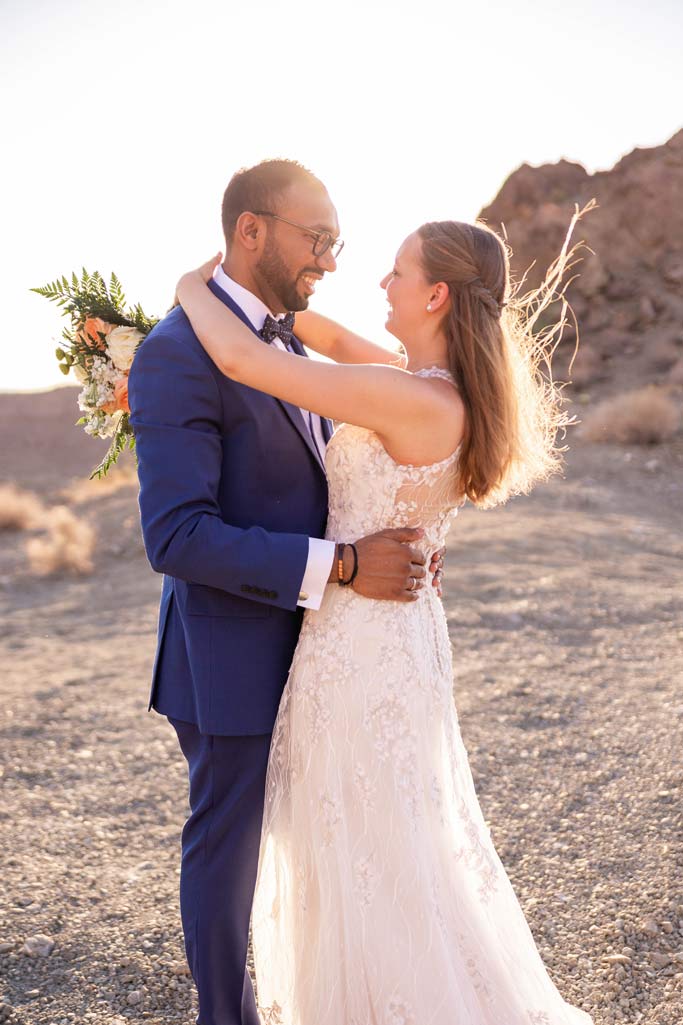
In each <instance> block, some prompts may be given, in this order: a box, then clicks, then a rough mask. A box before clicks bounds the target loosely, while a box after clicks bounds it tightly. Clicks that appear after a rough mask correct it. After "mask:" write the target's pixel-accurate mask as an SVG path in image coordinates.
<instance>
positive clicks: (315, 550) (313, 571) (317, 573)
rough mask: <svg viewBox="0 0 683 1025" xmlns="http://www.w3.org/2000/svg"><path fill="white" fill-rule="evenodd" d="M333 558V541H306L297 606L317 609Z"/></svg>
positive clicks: (315, 538) (311, 538)
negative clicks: (306, 558)
mask: <svg viewBox="0 0 683 1025" xmlns="http://www.w3.org/2000/svg"><path fill="white" fill-rule="evenodd" d="M334 556H335V544H334V541H323V540H322V539H321V538H319V537H309V539H308V562H307V563H306V571H305V573H304V578H303V580H302V581H301V587H300V588H299V600H298V602H297V605H300V606H301V607H302V608H304V609H319V608H320V603H321V602H322V600H323V594H324V593H325V588H326V587H327V583H328V581H329V578H330V570H331V569H332V563H333V562H334Z"/></svg>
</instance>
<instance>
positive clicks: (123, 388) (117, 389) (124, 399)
mask: <svg viewBox="0 0 683 1025" xmlns="http://www.w3.org/2000/svg"><path fill="white" fill-rule="evenodd" d="M114 398H115V400H116V408H117V409H122V410H123V412H124V413H130V406H129V405H128V374H126V375H125V377H119V378H118V379H117V380H116V381H114Z"/></svg>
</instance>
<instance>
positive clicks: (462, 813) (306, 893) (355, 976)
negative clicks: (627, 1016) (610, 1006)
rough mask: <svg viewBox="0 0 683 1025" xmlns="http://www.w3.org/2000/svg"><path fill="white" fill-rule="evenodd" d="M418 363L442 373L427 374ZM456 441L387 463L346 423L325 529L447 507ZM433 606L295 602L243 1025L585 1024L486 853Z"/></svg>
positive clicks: (349, 592)
mask: <svg viewBox="0 0 683 1025" xmlns="http://www.w3.org/2000/svg"><path fill="white" fill-rule="evenodd" d="M421 373H422V374H423V375H424V376H439V377H445V378H446V379H450V377H449V375H448V373H447V372H446V371H443V370H440V369H432V370H425V371H422V372H421ZM457 456H458V453H457V451H456V452H454V453H452V454H451V456H449V457H448V458H447V459H444V460H442V461H441V462H439V463H436V464H434V465H432V466H423V467H418V466H401V465H399V464H398V463H396V462H395V461H394V460H393V459H392V458H391V457H390V456H389V455H388V453H387V452H386V450H385V449H384V447H383V446H382V444H381V442H380V440H379V438H378V437H377V436H376V435H374V434H373V433H372V432H371V431H367V430H364V429H362V428H359V427H352V426H350V425H348V424H345V425H342V426H341V427H340V428H339V429H338V430H337V431H336V433H335V434H334V436H333V438H332V439H331V441H330V444H329V446H328V449H327V457H326V464H327V471H328V478H329V494H330V503H329V520H328V529H327V537H329V538H332V539H334V540H338V541H351V540H354V539H355V538H358V537H361V536H363V535H367V534H370V533H374V532H375V531H378V530H381V529H383V528H385V527H392V526H395V527H398V526H405V525H406V523H408V524H412V525H420V526H421V527H423V529H424V531H425V537H424V541H423V542H422V543H421V547H422V549H423V552H424V554H425V555H428V554H430V553H431V552H432V551H434V550H435V549H436V548H438V547H440V546H441V545H442V544H443V543H444V542H445V539H446V534H447V532H448V529H449V527H450V524H451V523H452V521H453V517H454V516H455V515H456V513H457V511H458V506H459V500H458V498H457V496H456V495H455V494H454V483H455V467H456V461H457ZM452 688H453V680H452V663H451V648H450V641H449V636H448V627H447V623H446V617H445V615H444V611H443V607H442V605H441V602H440V601H439V599H438V597H437V596H436V593H435V592H434V590H433V588H430V587H426V588H424V589H423V591H421V593H420V598H419V599H418V600H417V601H415V602H412V603H392V602H380V601H370V600H368V599H365V598H362V597H360V596H359V595H357V594H356V593H355V592H354V591H353V589H352V588H339V587H328V588H327V590H326V593H325V596H324V598H323V603H322V606H321V608H320V610H319V611H318V612H311V611H307V612H306V614H305V616H304V622H303V627H302V630H301V634H300V639H299V644H298V646H297V650H296V653H295V656H294V659H293V662H292V668H291V672H290V676H289V680H288V683H287V686H286V687H285V691H284V694H283V696H282V701H281V703H280V709H279V712H278V717H277V722H276V724H275V729H274V732H273V739H272V743H271V755H270V760H269V765H268V774H267V780H266V794H265V807H264V819H263V831H262V836H261V851H260V860H259V871H258V880H257V885H256V894H255V899H254V908H253V918H252V926H253V947H254V962H255V969H256V977H257V988H258V995H259V1002H260V1004H259V1013H260V1016H261V1021H262V1025H371V1023H372V1025H421V1023H423V1022H429V1023H430V1025H454V1023H456V1022H457V1025H502V1023H503V1022H504V1023H505V1025H591V1020H590V1018H589V1017H588V1015H586V1014H584V1013H583V1012H582V1011H579V1010H578V1009H576V1008H572V1007H570V1006H569V1005H568V1004H566V1003H565V1002H564V1001H563V1000H562V997H561V996H560V994H559V993H558V991H557V989H556V988H555V986H554V985H553V983H552V981H551V980H550V978H549V976H548V974H547V972H546V970H545V967H544V965H543V963H542V961H541V959H540V955H539V954H538V950H537V948H536V946H535V944H534V941H533V937H532V936H531V933H530V931H529V927H528V925H527V923H526V920H525V918H524V915H523V912H522V909H521V907H520V905H519V902H518V901H517V898H516V896H515V894H514V891H513V890H512V887H511V886H510V883H509V880H508V878H507V876H506V875H505V873H504V872H503V871H502V869H501V867H500V863H499V861H498V859H497V856H496V854H495V850H494V848H493V844H492V841H491V837H490V833H489V831H488V829H487V827H486V823H485V820H484V817H483V815H482V812H481V809H480V807H479V803H478V800H477V797H476V793H475V790H474V784H473V781H472V775H471V772H470V769H469V764H468V760H467V754H466V751H465V748H464V745H463V743H462V739H461V736H460V729H459V724H458V717H457V713H456V710H455V706H454V704H453V695H452Z"/></svg>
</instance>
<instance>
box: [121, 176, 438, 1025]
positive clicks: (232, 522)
mask: <svg viewBox="0 0 683 1025" xmlns="http://www.w3.org/2000/svg"><path fill="white" fill-rule="evenodd" d="M257 211H258V214H257ZM223 230H224V234H225V240H226V257H225V261H224V263H223V266H222V267H220V268H218V270H217V272H216V277H215V278H214V281H213V282H212V284H211V286H210V287H211V288H212V291H213V292H214V293H215V294H216V295H217V296H218V297H219V298H220V299H221V300H222V302H224V303H225V304H226V305H227V306H229V307H230V309H231V310H232V311H233V312H234V313H235V314H236V315H237V316H238V317H240V319H241V320H242V321H244V323H245V324H246V325H247V326H249V327H250V328H251V329H252V330H253V331H254V335H255V344H265V342H269V343H270V344H275V345H278V346H289V347H291V348H292V350H293V351H294V352H297V353H298V354H300V355H305V353H304V350H303V348H302V346H301V345H300V343H299V342H298V341H297V339H296V338H295V337H294V336H293V335H292V334H291V320H292V318H291V317H288V318H287V317H285V318H284V319H283V317H282V315H283V314H287V313H291V312H296V311H297V310H303V309H306V307H307V305H308V300H309V297H310V295H311V294H312V293H313V291H314V288H315V284H316V282H317V281H318V280H320V279H321V278H322V277H323V275H324V274H325V273H331V272H332V271H334V270H335V269H336V255H338V253H339V251H340V249H341V243H340V242H339V239H338V234H339V230H338V222H337V214H336V211H335V208H334V206H333V205H332V202H331V200H330V198H329V196H328V194H327V191H326V190H325V188H324V186H323V185H322V183H321V182H320V181H319V180H318V179H317V178H315V176H314V175H312V174H311V173H310V172H309V171H307V170H306V169H304V168H303V167H301V166H300V165H299V164H296V163H294V162H292V161H283V160H273V161H265V162H263V163H262V164H259V165H257V166H256V167H253V168H249V169H246V170H243V171H240V172H238V173H237V174H236V175H234V177H233V178H232V180H231V181H230V184H229V185H228V187H227V189H226V192H225V195H224V198H223ZM129 401H130V408H131V423H132V425H133V428H134V431H135V437H136V446H137V455H138V469H139V477H140V511H141V518H142V530H143V536H144V541H145V548H146V551H147V555H148V557H149V560H150V563H151V565H152V567H153V568H154V569H155V570H156V571H157V572H159V573H163V574H164V578H163V586H162V594H161V607H160V615H159V633H158V644H157V654H156V660H155V665H154V671H153V680H152V691H151V696H150V703H149V707H150V708H151V707H154V708H155V709H156V711H157V712H159V713H161V714H162V715H165V716H167V717H168V718H169V720H170V721H171V723H172V725H173V727H174V728H175V730H176V732H177V735H178V739H179V742H180V746H181V748H182V751H183V754H184V755H185V757H186V759H187V762H188V767H189V781H190V795H189V796H190V809H191V814H190V816H189V818H188V820H187V822H186V824H185V827H184V829H183V838H182V868H181V879H180V903H181V915H182V923H183V932H184V936H185V948H186V951H187V958H188V963H189V965H190V969H191V972H192V975H193V977H194V981H195V983H196V986H197V990H198V994H199V1017H198V1019H197V1021H198V1023H199V1025H258V1021H259V1019H258V1014H257V1009H256V1001H255V997H254V991H253V987H252V985H251V980H250V978H249V975H248V972H247V969H246V960H247V946H248V938H249V919H250V913H251V904H252V900H253V893H254V886H255V882H256V871H257V862H258V853H259V841H260V833H261V823H262V814H263V800H264V789H265V775H266V767H267V762H268V751H269V746H270V740H271V734H272V730H273V726H274V723H275V717H276V713H277V708H278V703H279V701H280V697H281V694H282V691H283V688H284V685H285V682H286V679H287V673H288V671H289V666H290V663H291V659H292V655H293V652H294V648H295V645H296V641H297V637H298V634H299V629H300V626H301V619H302V615H303V608H305V607H308V608H312V609H317V608H319V606H320V602H321V600H322V595H323V592H324V589H325V587H326V586H327V584H328V583H330V582H334V581H336V580H337V565H336V558H335V545H334V543H333V542H332V541H326V540H324V539H323V538H324V532H325V525H326V519H327V484H326V479H325V468H324V452H325V445H326V442H327V441H328V440H329V437H330V433H331V425H330V423H329V422H328V421H326V420H324V419H322V418H320V417H318V416H313V415H311V414H310V413H309V412H308V411H306V410H300V409H298V408H296V407H294V406H292V405H290V404H289V403H286V402H281V401H279V400H278V399H275V398H272V397H271V396H269V395H266V394H265V393H263V392H259V391H256V390H254V389H252V388H248V387H246V386H244V385H241V384H237V383H235V382H233V381H231V380H229V379H227V378H226V377H224V376H223V375H222V374H221V373H220V371H219V370H218V369H217V368H216V366H215V365H214V364H213V363H212V361H211V360H210V359H209V357H208V356H207V354H206V353H205V351H204V349H203V348H202V346H201V345H200V343H199V341H198V339H197V337H196V336H195V334H194V332H193V331H192V328H191V326H190V324H189V321H188V320H187V318H186V316H185V314H184V313H183V311H182V309H180V308H179V307H176V308H175V309H173V310H172V311H171V312H170V313H169V315H168V316H167V317H166V318H165V319H164V320H162V321H161V323H160V324H158V325H157V327H155V329H154V330H153V331H152V332H151V334H150V335H149V336H148V337H147V338H146V339H145V341H144V343H143V345H142V346H141V347H140V349H139V350H138V353H137V354H136V357H135V360H134V362H133V366H132V369H131V372H130V378H129ZM416 537H417V533H416V532H415V531H411V530H406V531H403V532H401V531H395V530H393V531H391V530H390V531H385V532H382V533H381V534H377V535H374V536H372V537H369V538H362V539H360V540H359V541H358V543H357V549H358V575H357V577H356V579H355V581H354V583H353V585H352V586H353V587H354V588H355V589H356V590H358V591H359V592H360V593H362V594H364V595H367V596H370V597H374V598H380V599H394V600H396V595H397V592H399V591H401V589H403V588H405V587H407V586H409V584H408V581H409V578H410V577H411V576H413V577H417V576H424V574H425V572H426V571H425V567H424V565H423V564H422V563H423V560H422V558H421V556H420V555H419V553H417V552H416V551H415V549H413V548H411V547H410V544H409V542H410V541H411V540H414V539H416ZM345 572H346V571H345ZM311 1025H313V1023H311Z"/></svg>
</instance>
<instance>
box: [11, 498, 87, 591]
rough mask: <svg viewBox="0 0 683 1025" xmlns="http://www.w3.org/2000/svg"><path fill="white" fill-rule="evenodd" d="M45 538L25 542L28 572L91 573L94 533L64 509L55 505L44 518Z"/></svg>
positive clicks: (45, 573) (44, 574) (41, 574)
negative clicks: (29, 565)
mask: <svg viewBox="0 0 683 1025" xmlns="http://www.w3.org/2000/svg"><path fill="white" fill-rule="evenodd" d="M43 528H44V529H45V530H46V534H45V535H44V536H42V537H34V538H31V539H30V540H29V541H27V542H26V554H27V555H28V559H29V562H30V564H31V569H32V570H33V572H34V573H37V574H38V575H39V576H47V575H49V574H51V573H59V572H66V573H75V574H84V573H91V572H92V569H93V561H92V554H93V551H94V549H95V531H94V530H93V528H92V527H91V526H89V524H87V523H85V522H84V521H83V520H79V519H78V517H77V516H74V514H73V513H72V512H71V510H70V509H68V508H67V507H66V506H65V505H55V506H53V508H52V509H49V510H47V512H46V513H45V514H44V519H43Z"/></svg>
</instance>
